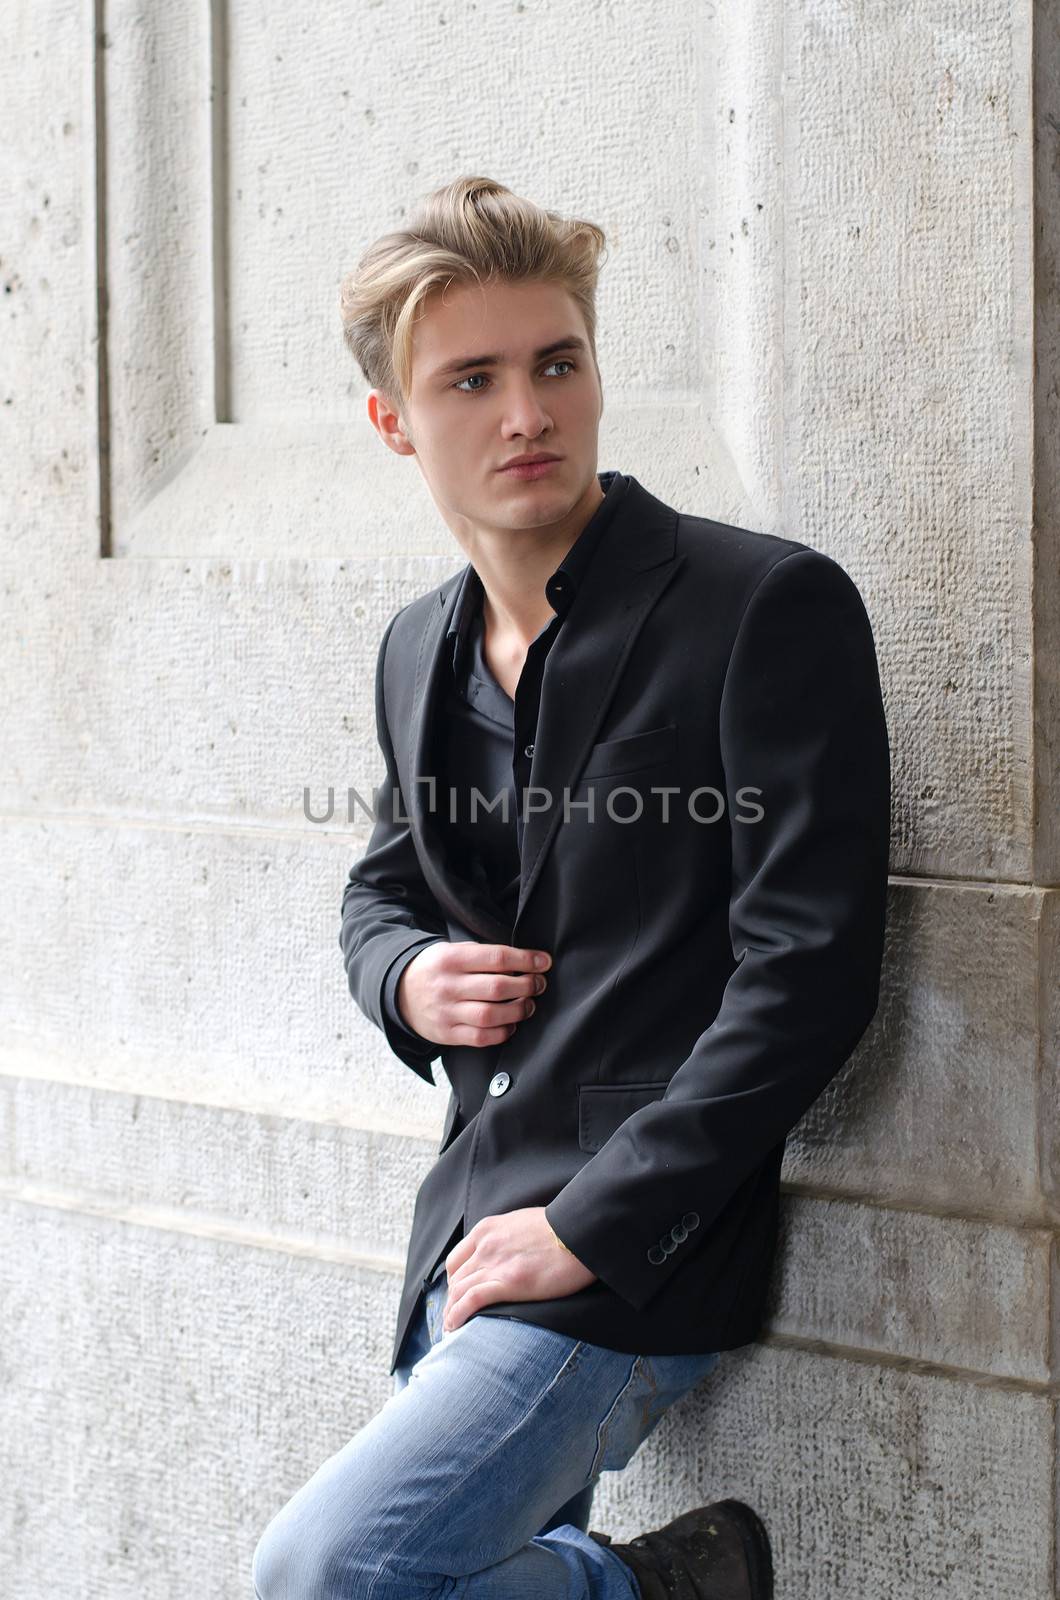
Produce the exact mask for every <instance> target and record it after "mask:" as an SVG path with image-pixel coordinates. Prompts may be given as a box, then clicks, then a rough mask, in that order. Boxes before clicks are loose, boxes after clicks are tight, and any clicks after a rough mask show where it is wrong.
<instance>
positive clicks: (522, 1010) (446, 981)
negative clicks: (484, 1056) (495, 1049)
mask: <svg viewBox="0 0 1060 1600" xmlns="http://www.w3.org/2000/svg"><path fill="white" fill-rule="evenodd" d="M551 965H552V957H551V956H550V955H549V953H548V951H547V950H526V949H523V948H521V947H520V946H517V945H507V944H479V943H478V942H477V941H476V940H471V939H466V940H458V941H457V942H455V943H450V944H448V945H446V946H445V947H444V955H443V956H442V957H441V958H440V959H439V971H438V974H437V977H436V983H437V985H438V987H437V991H436V992H437V994H438V996H439V998H440V999H441V1000H442V1001H443V1004H444V1007H445V1015H446V1027H447V1034H448V1037H447V1041H446V1042H447V1043H450V1044H469V1045H473V1046H476V1047H478V1048H485V1047H487V1046H489V1045H495V1044H503V1043H504V1041H505V1040H506V1039H510V1038H511V1036H512V1034H513V1033H514V1032H515V1029H516V1026H517V1024H518V1023H520V1022H524V1021H525V1020H526V1018H527V1017H530V1016H533V1014H534V1011H535V1009H536V1007H535V1002H534V1000H533V998H532V997H533V996H534V995H535V994H541V993H543V992H544V989H545V985H546V982H547V979H546V978H545V976H544V972H545V971H546V970H547V969H548V968H549V967H550V966H551ZM539 969H540V970H539Z"/></svg>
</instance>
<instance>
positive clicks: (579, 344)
mask: <svg viewBox="0 0 1060 1600" xmlns="http://www.w3.org/2000/svg"><path fill="white" fill-rule="evenodd" d="M588 348H589V347H588V345H587V344H586V342H585V340H584V339H579V338H578V337H577V335H576V334H575V335H572V336H571V337H570V338H569V339H555V340H554V341H553V342H552V344H546V345H542V347H541V349H540V350H535V351H534V360H535V361H543V360H544V358H545V357H546V356H554V355H556V354H557V353H558V352H559V351H560V350H582V351H588ZM503 360H504V356H457V358H456V360H455V361H447V362H446V363H445V365H444V366H441V367H437V368H436V369H435V371H434V373H433V375H432V376H433V377H434V378H446V377H449V376H450V375H451V374H452V373H454V372H466V371H467V370H468V368H469V367H499V366H500V365H501V363H502V362H503Z"/></svg>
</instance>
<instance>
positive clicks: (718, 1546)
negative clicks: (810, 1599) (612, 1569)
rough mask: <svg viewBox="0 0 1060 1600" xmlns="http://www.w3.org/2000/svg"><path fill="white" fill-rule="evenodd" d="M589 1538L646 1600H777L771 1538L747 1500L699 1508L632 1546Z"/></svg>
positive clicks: (598, 1535)
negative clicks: (614, 1559) (619, 1563)
mask: <svg viewBox="0 0 1060 1600" xmlns="http://www.w3.org/2000/svg"><path fill="white" fill-rule="evenodd" d="M589 1537H590V1538H591V1539H595V1540H596V1541H597V1542H598V1543H599V1544H603V1545H606V1546H607V1548H608V1549H609V1550H610V1551H611V1553H612V1555H616V1556H618V1558H619V1560H620V1561H624V1562H625V1563H626V1565H627V1567H629V1568H630V1570H631V1571H632V1573H633V1576H634V1577H635V1578H636V1580H637V1586H638V1588H639V1589H640V1593H641V1600H773V1557H772V1552H771V1550H770V1546H769V1535H768V1534H767V1533H766V1530H765V1525H764V1524H763V1522H762V1521H761V1519H760V1518H759V1517H758V1516H757V1515H756V1514H755V1512H753V1511H752V1510H751V1507H750V1506H747V1505H744V1503H743V1501H742V1500H715V1501H713V1502H712V1503H711V1504H710V1505H707V1506H698V1507H697V1508H696V1510H695V1511H686V1512H685V1513H684V1515H683V1516H680V1517H675V1518H674V1520H673V1522H668V1523H667V1524H666V1526H665V1527H664V1528H659V1529H657V1530H656V1532H655V1533H642V1534H640V1535H639V1536H638V1537H637V1538H636V1539H633V1540H631V1541H630V1543H629V1544H613V1543H612V1542H611V1538H610V1536H609V1535H608V1534H606V1533H594V1532H593V1530H592V1529H590V1530H589Z"/></svg>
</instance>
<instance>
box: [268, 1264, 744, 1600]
mask: <svg viewBox="0 0 1060 1600" xmlns="http://www.w3.org/2000/svg"><path fill="white" fill-rule="evenodd" d="M443 1266H444V1263H443ZM447 1293H448V1280H447V1278H446V1275H445V1273H444V1270H443V1271H441V1272H440V1273H439V1275H438V1276H437V1277H436V1278H435V1281H434V1282H433V1283H432V1284H431V1285H430V1287H429V1288H428V1289H427V1291H426V1292H425V1293H424V1294H423V1295H422V1296H421V1298H420V1305H419V1308H418V1312H417V1316H416V1317H415V1318H414V1320H413V1323H412V1326H411V1327H410V1330H409V1333H408V1336H407V1338H406V1341H405V1344H404V1347H403V1349H402V1351H401V1362H400V1364H399V1366H398V1367H397V1368H396V1369H395V1373H394V1392H393V1394H392V1395H391V1396H390V1398H389V1399H388V1400H387V1401H386V1404H385V1405H384V1406H383V1407H382V1408H381V1410H379V1411H378V1412H377V1413H376V1415H375V1416H374V1417H372V1418H371V1420H370V1421H369V1422H367V1423H366V1424H365V1426H364V1427H363V1428H361V1429H360V1431H359V1432H358V1433H357V1434H355V1435H354V1437H353V1438H352V1439H351V1440H350V1441H349V1442H348V1443H347V1444H345V1445H344V1446H343V1447H342V1449H341V1450H339V1451H338V1452H337V1453H336V1454H335V1455H333V1456H331V1457H330V1458H329V1459H328V1460H327V1461H325V1462H324V1464H323V1465H322V1466H321V1467H319V1468H318V1469H317V1471H316V1472H315V1473H314V1474H313V1476H312V1477H311V1478H310V1479H309V1482H308V1483H306V1484H304V1485H303V1487H302V1488H301V1489H299V1490H298V1492H297V1493H296V1494H295V1495H294V1496H293V1498H292V1499H291V1500H289V1501H288V1502H287V1504H286V1505H284V1506H283V1507H282V1508H281V1509H280V1511H279V1512H277V1514H276V1516H275V1517H273V1519H272V1521H271V1522H270V1523H269V1525H268V1526H267V1528H266V1529H265V1531H264V1533H263V1534H262V1536H261V1538H260V1540H259V1541H258V1545H257V1548H256V1550H255V1551H254V1562H253V1581H254V1593H255V1596H256V1597H257V1600H442V1597H445V1600H451V1597H452V1600H457V1597H459V1600H465V1597H466V1600H551V1597H553V1596H555V1597H557V1600H558V1597H559V1596H563V1597H564V1600H583V1597H589V1596H591V1597H592V1600H640V1592H639V1589H638V1587H637V1583H636V1580H635V1579H634V1577H633V1574H632V1572H631V1571H630V1569H629V1568H628V1567H627V1566H626V1565H625V1563H624V1562H623V1561H621V1560H620V1559H619V1557H618V1556H616V1555H614V1554H612V1553H611V1551H609V1550H608V1549H607V1547H606V1546H605V1545H602V1544H600V1543H599V1542H598V1541H597V1540H595V1539H592V1538H590V1537H589V1534H588V1532H587V1531H586V1530H587V1529H588V1525H589V1511H590V1507H591V1505H592V1499H593V1491H594V1489H595V1487H596V1483H597V1480H598V1479H599V1476H600V1474H601V1472H617V1471H620V1470H621V1469H622V1468H623V1467H624V1466H625V1465H626V1463H627V1462H628V1461H629V1460H630V1458H631V1456H632V1455H633V1454H634V1452H635V1451H636V1450H637V1448H638V1447H639V1446H640V1445H641V1444H642V1443H643V1441H644V1440H645V1439H646V1438H647V1437H648V1435H649V1433H651V1431H652V1429H653V1428H654V1427H655V1426H656V1425H657V1423H658V1422H659V1421H660V1420H661V1418H662V1415H663V1413H664V1412H665V1411H666V1409H667V1407H668V1406H670V1405H672V1404H673V1402H674V1401H675V1400H677V1399H679V1398H680V1396H681V1395H683V1394H684V1393H685V1392H686V1391H687V1390H689V1389H691V1388H692V1387H693V1386H694V1385H695V1384H696V1383H698V1382H699V1380H700V1379H701V1378H703V1377H705V1376H706V1374H707V1373H709V1372H711V1371H712V1370H713V1369H714V1367H715V1366H716V1365H717V1363H718V1361H719V1360H720V1359H721V1356H720V1353H719V1352H717V1351H713V1352H711V1353H709V1354H704V1355H677V1356H642V1355H623V1354H621V1353H620V1352H618V1351H615V1350H606V1349H604V1348H603V1347H602V1346H600V1345H594V1344H587V1343H586V1342H585V1341H584V1340H581V1339H572V1338H570V1337H568V1336H567V1335H566V1334H562V1333H555V1332H553V1330H552V1329H551V1328H539V1327H538V1326H536V1324H534V1323H530V1322H520V1321H518V1320H517V1319H516V1318H514V1317H484V1316H474V1317H471V1318H470V1319H469V1320H468V1321H467V1322H465V1323H463V1324H462V1325H461V1326H460V1327H459V1328H454V1329H452V1330H451V1331H450V1332H449V1333H445V1334H443V1332H442V1326H441V1323H442V1312H443V1309H444V1306H445V1300H446V1296H447Z"/></svg>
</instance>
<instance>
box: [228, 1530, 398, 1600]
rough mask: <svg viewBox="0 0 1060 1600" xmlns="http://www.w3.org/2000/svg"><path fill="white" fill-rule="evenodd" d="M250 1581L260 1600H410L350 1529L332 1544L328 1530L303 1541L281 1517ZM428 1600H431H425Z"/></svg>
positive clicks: (265, 1538)
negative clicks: (368, 1599)
mask: <svg viewBox="0 0 1060 1600" xmlns="http://www.w3.org/2000/svg"><path fill="white" fill-rule="evenodd" d="M251 1581H252V1583H253V1585H254V1596H255V1600H367V1597H368V1595H369V1592H370V1593H371V1600H408V1590H407V1588H405V1587H404V1580H403V1578H402V1575H401V1574H399V1573H394V1574H392V1573H391V1569H390V1568H389V1567H388V1568H387V1569H386V1571H385V1572H384V1570H383V1569H382V1567H381V1565H380V1562H379V1557H378V1554H377V1553H376V1554H373V1553H372V1551H371V1548H370V1541H369V1540H368V1539H367V1538H364V1539H359V1538H358V1537H357V1535H356V1534H355V1533H354V1532H353V1531H352V1530H351V1529H350V1528H349V1526H348V1525H347V1526H346V1527H345V1528H344V1529H343V1531H342V1534H341V1537H339V1538H337V1539H336V1540H335V1541H334V1542H333V1543H332V1542H329V1540H328V1536H327V1532H326V1530H321V1529H320V1528H319V1527H318V1528H317V1529H315V1530H314V1533H313V1536H312V1538H311V1539H309V1538H305V1537H300V1536H299V1533H298V1530H297V1528H296V1527H292V1526H290V1524H289V1522H287V1521H285V1519H284V1517H283V1514H282V1513H280V1514H279V1515H278V1516H276V1517H274V1518H273V1520H272V1522H270V1523H269V1525H268V1527H267V1528H266V1529H265V1532H264V1533H263V1534H262V1535H261V1538H260V1539H259V1540H258V1542H257V1545H256V1547H255V1550H254V1557H253V1561H252V1563H251ZM423 1600H429V1596H426V1595H425V1596H423Z"/></svg>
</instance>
